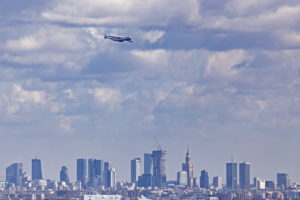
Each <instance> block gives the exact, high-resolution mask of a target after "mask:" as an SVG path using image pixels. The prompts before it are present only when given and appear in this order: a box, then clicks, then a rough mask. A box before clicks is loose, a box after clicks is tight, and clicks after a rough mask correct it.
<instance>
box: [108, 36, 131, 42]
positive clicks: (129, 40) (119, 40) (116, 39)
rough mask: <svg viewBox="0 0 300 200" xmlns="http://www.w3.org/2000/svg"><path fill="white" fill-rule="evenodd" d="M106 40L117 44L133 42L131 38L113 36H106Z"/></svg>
mask: <svg viewBox="0 0 300 200" xmlns="http://www.w3.org/2000/svg"><path fill="white" fill-rule="evenodd" d="M104 39H110V40H112V41H115V42H125V41H127V42H133V41H132V40H131V37H120V36H112V35H106V34H105V35H104Z"/></svg>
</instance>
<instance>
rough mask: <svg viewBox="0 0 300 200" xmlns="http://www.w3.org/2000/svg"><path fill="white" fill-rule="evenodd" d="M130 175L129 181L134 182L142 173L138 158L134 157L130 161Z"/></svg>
mask: <svg viewBox="0 0 300 200" xmlns="http://www.w3.org/2000/svg"><path fill="white" fill-rule="evenodd" d="M130 175H131V176H130V177H131V179H130V180H131V183H136V182H137V181H138V179H139V176H141V175H142V173H141V159H140V158H134V159H132V160H131V161H130Z"/></svg>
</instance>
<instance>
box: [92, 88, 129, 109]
mask: <svg viewBox="0 0 300 200" xmlns="http://www.w3.org/2000/svg"><path fill="white" fill-rule="evenodd" d="M89 93H90V94H91V95H92V96H93V97H94V99H95V101H96V103H97V104H98V105H100V106H104V107H105V106H108V108H109V109H114V108H115V107H117V106H118V105H120V103H122V101H123V100H124V97H123V95H122V94H121V92H120V91H119V90H117V89H112V88H106V87H101V88H95V89H90V90H89Z"/></svg>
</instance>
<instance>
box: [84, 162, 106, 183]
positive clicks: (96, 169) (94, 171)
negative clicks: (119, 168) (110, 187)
mask: <svg viewBox="0 0 300 200" xmlns="http://www.w3.org/2000/svg"><path fill="white" fill-rule="evenodd" d="M103 173H104V163H103V161H102V160H96V159H89V160H88V185H89V186H100V185H103V179H104V177H103Z"/></svg>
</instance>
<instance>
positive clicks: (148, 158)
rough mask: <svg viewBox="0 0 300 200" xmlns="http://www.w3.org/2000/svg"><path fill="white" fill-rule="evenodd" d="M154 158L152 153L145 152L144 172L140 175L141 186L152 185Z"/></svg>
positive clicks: (139, 183)
mask: <svg viewBox="0 0 300 200" xmlns="http://www.w3.org/2000/svg"><path fill="white" fill-rule="evenodd" d="M152 172H153V159H152V154H151V153H145V154H144V173H143V174H142V176H141V177H139V181H138V186H139V187H151V186H152Z"/></svg>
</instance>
